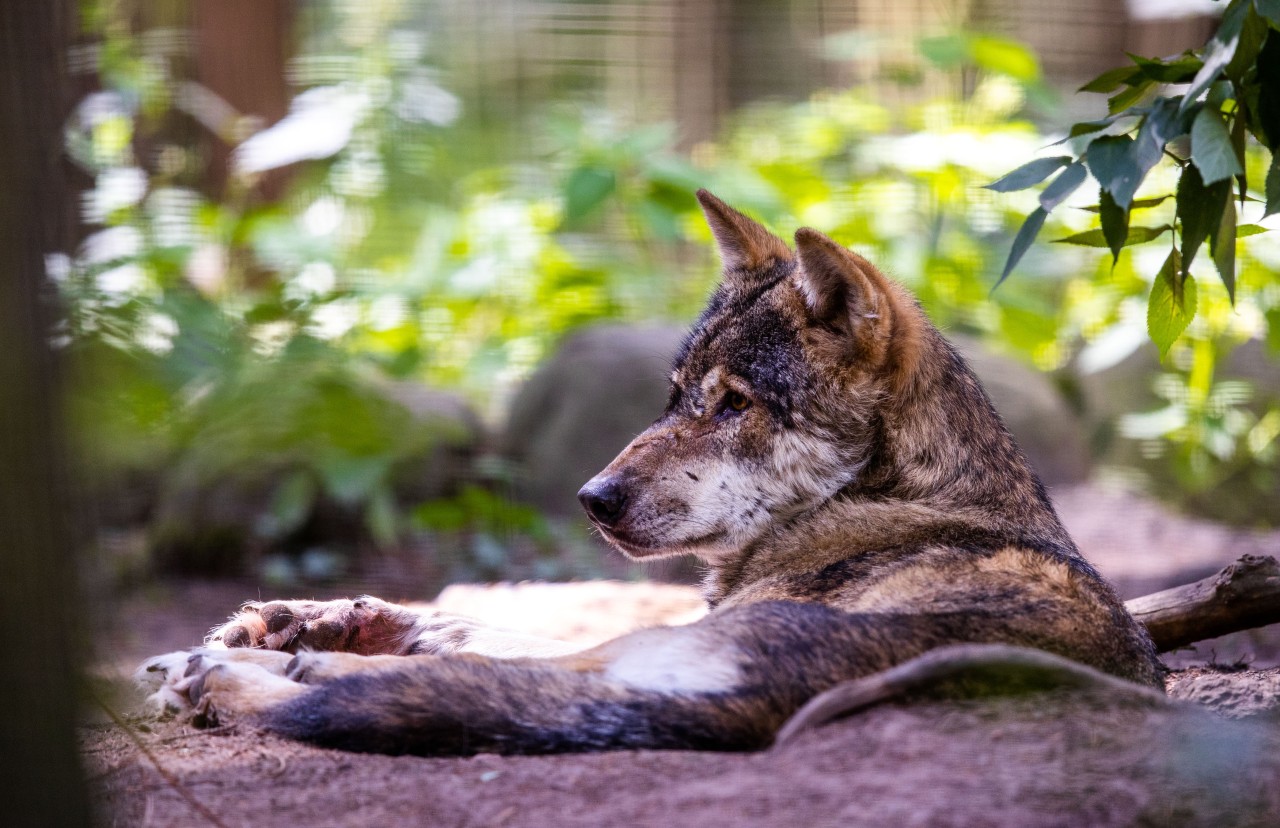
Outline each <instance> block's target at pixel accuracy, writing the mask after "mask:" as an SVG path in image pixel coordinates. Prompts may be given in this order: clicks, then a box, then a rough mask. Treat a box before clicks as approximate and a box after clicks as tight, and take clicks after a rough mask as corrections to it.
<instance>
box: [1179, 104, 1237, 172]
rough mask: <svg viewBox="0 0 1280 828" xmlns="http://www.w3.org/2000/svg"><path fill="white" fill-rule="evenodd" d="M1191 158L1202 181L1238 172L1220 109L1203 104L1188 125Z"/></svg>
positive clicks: (1229, 135)
mask: <svg viewBox="0 0 1280 828" xmlns="http://www.w3.org/2000/svg"><path fill="white" fill-rule="evenodd" d="M1191 161H1192V162H1193V163H1194V164H1195V165H1196V166H1197V167H1198V168H1199V169H1200V178H1201V180H1203V181H1204V183H1205V184H1206V185H1212V184H1216V183H1218V182H1219V181H1222V180H1223V179H1226V178H1230V177H1231V176H1233V175H1239V174H1240V172H1242V170H1243V168H1242V167H1241V166H1240V162H1239V161H1238V160H1237V159H1236V151H1235V147H1233V146H1232V144H1231V134H1230V133H1229V132H1227V125H1226V122H1225V121H1223V120H1222V115H1221V113H1219V112H1216V111H1215V110H1213V109H1210V108H1209V107H1207V106H1206V107H1204V108H1203V109H1201V110H1200V113H1199V114H1198V115H1196V118H1195V122H1194V123H1193V124H1192V125H1191Z"/></svg>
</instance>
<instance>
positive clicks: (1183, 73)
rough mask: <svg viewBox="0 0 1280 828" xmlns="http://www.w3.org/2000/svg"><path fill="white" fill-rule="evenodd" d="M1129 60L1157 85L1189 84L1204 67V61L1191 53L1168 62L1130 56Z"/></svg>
mask: <svg viewBox="0 0 1280 828" xmlns="http://www.w3.org/2000/svg"><path fill="white" fill-rule="evenodd" d="M1129 58H1130V59H1131V60H1133V62H1134V63H1136V64H1137V65H1138V69H1139V71H1140V72H1141V73H1142V75H1143V76H1144V77H1147V78H1150V79H1151V80H1153V81H1156V82H1157V83H1187V82H1189V81H1190V80H1192V79H1193V78H1194V77H1195V76H1196V72H1199V71H1200V67H1202V66H1204V61H1202V60H1200V58H1198V57H1196V56H1195V55H1193V54H1190V53H1185V54H1182V55H1179V56H1178V57H1177V58H1175V59H1173V60H1168V61H1165V60H1158V59H1152V58H1145V57H1141V56H1139V55H1129Z"/></svg>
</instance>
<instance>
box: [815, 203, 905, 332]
mask: <svg viewBox="0 0 1280 828" xmlns="http://www.w3.org/2000/svg"><path fill="white" fill-rule="evenodd" d="M796 253H797V255H798V256H799V257H800V268H799V269H798V270H797V271H796V273H795V277H794V278H795V280H796V286H797V287H798V288H799V289H800V293H801V294H802V296H803V297H804V303H805V306H806V307H807V308H808V311H809V314H810V315H811V316H812V317H813V318H814V319H815V320H817V321H818V322H821V323H823V324H825V325H830V326H831V327H833V328H836V329H838V330H843V331H846V332H847V333H848V334H850V335H851V336H853V337H854V338H855V339H858V340H863V341H870V340H874V339H880V338H883V337H884V336H886V335H887V334H888V332H889V330H890V328H891V326H892V324H893V321H894V320H893V318H892V317H893V309H892V305H893V303H892V299H891V297H890V295H889V291H890V288H889V285H888V283H887V280H886V279H885V277H884V276H883V275H881V273H880V271H878V270H876V268H875V266H874V265H872V264H871V262H868V261H867V260H866V259H864V258H862V257H861V256H859V255H858V254H857V253H854V252H853V251H851V250H849V249H848V248H847V247H845V246H844V245H841V244H838V243H836V242H834V241H832V240H831V239H829V238H827V237H826V236H825V235H823V234H822V233H819V232H818V231H817V230H813V229H811V228H808V227H802V228H800V229H799V230H797V231H796Z"/></svg>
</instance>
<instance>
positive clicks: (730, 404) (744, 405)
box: [724, 391, 751, 411]
mask: <svg viewBox="0 0 1280 828" xmlns="http://www.w3.org/2000/svg"><path fill="white" fill-rule="evenodd" d="M724 407H725V408H727V409H729V410H731V411H746V410H747V409H748V408H750V407H751V400H749V399H747V398H746V397H744V396H742V395H741V394H739V393H738V392H737V391H730V392H729V393H728V394H725V395H724Z"/></svg>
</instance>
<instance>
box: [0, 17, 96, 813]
mask: <svg viewBox="0 0 1280 828" xmlns="http://www.w3.org/2000/svg"><path fill="white" fill-rule="evenodd" d="M73 9H74V4H72V3H69V2H62V0H43V2H9V3H0V539H3V543H4V548H3V551H0V635H2V636H3V641H4V643H3V645H0V761H2V762H3V768H2V769H0V821H3V822H4V824H5V825H14V826H19V825H20V826H26V825H50V826H80V825H88V824H89V822H90V819H89V805H88V799H87V797H86V794H85V788H84V784H83V779H82V775H81V771H80V764H79V760H78V757H77V753H76V743H75V731H74V724H75V714H76V690H77V677H78V672H77V659H76V658H75V648H74V647H73V646H72V644H73V638H74V631H75V629H76V623H75V622H76V618H77V613H78V610H79V609H80V602H79V599H78V596H77V592H76V583H75V582H76V579H75V577H74V573H75V567H74V560H73V555H72V551H71V544H70V541H69V538H70V532H69V531H68V526H67V521H68V517H69V510H68V509H67V508H66V505H65V504H66V493H67V492H66V486H65V475H64V467H63V463H62V457H61V449H62V446H63V445H65V441H64V440H63V439H62V435H61V434H60V430H61V428H60V427H61V424H62V413H61V411H60V409H59V406H58V403H57V397H58V395H57V388H58V386H57V380H56V376H57V375H56V372H55V370H54V368H55V366H54V364H53V362H54V361H53V359H52V354H51V352H50V349H49V347H48V339H49V336H48V333H49V332H48V322H49V318H50V316H51V314H50V313H49V307H48V305H47V301H48V298H49V297H48V294H47V292H46V291H45V290H44V288H45V284H46V282H45V260H44V257H45V254H46V253H49V252H52V251H57V250H65V249H66V247H67V240H68V237H69V231H70V229H71V227H72V217H73V215H74V213H73V210H72V205H73V202H72V201H71V200H70V199H69V198H68V193H67V187H66V171H65V170H64V168H63V153H62V124H63V121H64V120H65V118H66V115H67V111H68V109H67V98H68V95H67V94H66V92H67V84H66V82H65V71H66V61H67V55H66V45H67V36H68V32H69V30H70V24H71V15H72V13H73Z"/></svg>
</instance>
